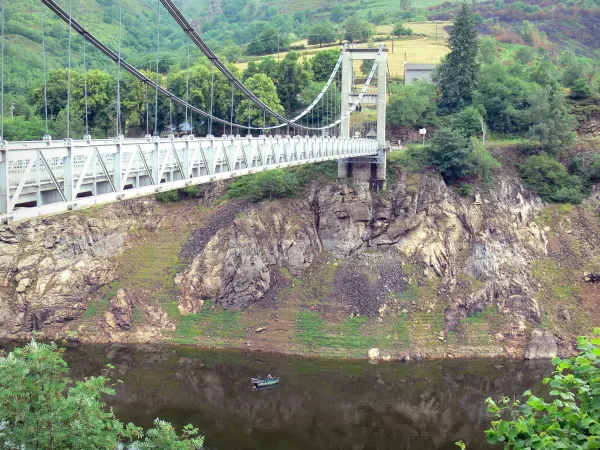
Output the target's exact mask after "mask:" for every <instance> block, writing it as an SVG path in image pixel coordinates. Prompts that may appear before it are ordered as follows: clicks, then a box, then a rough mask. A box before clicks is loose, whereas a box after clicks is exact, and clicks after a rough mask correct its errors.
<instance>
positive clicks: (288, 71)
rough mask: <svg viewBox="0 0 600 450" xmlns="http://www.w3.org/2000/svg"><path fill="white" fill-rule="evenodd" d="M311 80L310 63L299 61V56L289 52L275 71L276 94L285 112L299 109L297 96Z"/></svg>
mask: <svg viewBox="0 0 600 450" xmlns="http://www.w3.org/2000/svg"><path fill="white" fill-rule="evenodd" d="M311 79H312V72H311V70H310V63H309V62H307V61H300V55H299V54H298V53H296V52H289V53H288V54H287V55H285V58H283V59H282V60H281V63H280V64H279V67H278V69H277V79H276V81H277V94H278V95H279V98H280V99H281V104H282V105H283V107H284V109H285V111H287V112H290V111H296V110H297V109H298V108H299V107H300V101H299V99H298V96H299V94H300V92H302V90H303V89H304V88H305V87H306V86H308V84H309V82H310V81H311Z"/></svg>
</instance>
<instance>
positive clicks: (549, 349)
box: [525, 329, 558, 359]
mask: <svg viewBox="0 0 600 450" xmlns="http://www.w3.org/2000/svg"><path fill="white" fill-rule="evenodd" d="M557 353H558V345H557V343H556V338H555V337H554V334H552V333H551V332H550V331H547V330H539V329H535V330H533V331H532V332H531V337H530V339H529V343H528V344H527V348H526V349H525V359H544V358H554V357H555V356H556V355H557Z"/></svg>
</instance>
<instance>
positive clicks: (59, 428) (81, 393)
mask: <svg viewBox="0 0 600 450" xmlns="http://www.w3.org/2000/svg"><path fill="white" fill-rule="evenodd" d="M62 353H63V350H59V349H58V348H57V347H56V344H41V343H37V342H35V341H32V342H31V343H30V344H29V345H26V346H25V347H21V348H17V349H15V350H13V351H12V352H11V353H10V354H9V355H8V356H2V357H0V386H3V389H1V390H0V417H1V418H2V419H1V420H0V425H1V426H0V446H2V448H7V449H8V448H11V449H13V448H19V449H23V450H30V449H39V448H47V449H50V448H54V449H73V450H77V449H80V450H88V449H101V448H102V449H105V448H122V447H123V445H125V446H126V447H125V448H129V449H133V448H139V449H144V450H158V449H165V448H169V449H175V450H191V449H200V448H202V445H203V443H204V438H203V437H201V436H198V430H196V429H195V428H193V427H192V426H191V425H187V426H186V427H184V429H183V433H182V435H181V436H178V435H177V433H176V432H175V430H174V428H173V426H172V425H170V424H168V423H166V422H163V421H160V420H158V419H157V420H156V421H155V423H154V425H155V427H154V428H152V429H150V430H148V431H147V432H144V431H143V430H142V429H141V428H139V427H137V426H135V425H134V424H132V423H129V424H124V423H122V422H121V421H120V420H119V419H117V418H116V417H115V415H114V412H113V410H112V409H110V408H109V407H108V406H107V405H106V403H105V401H104V398H105V397H106V396H112V395H115V390H114V388H113V386H112V385H111V384H110V383H111V380H110V378H108V377H107V375H108V373H109V371H110V369H113V367H112V366H108V370H107V371H106V375H105V376H98V377H90V378H86V379H84V380H83V381H77V382H75V383H73V382H72V381H71V380H69V379H68V378H67V377H66V375H67V373H68V371H69V368H68V366H67V363H66V362H65V361H64V359H63V358H62Z"/></svg>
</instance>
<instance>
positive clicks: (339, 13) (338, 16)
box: [329, 5, 346, 23]
mask: <svg viewBox="0 0 600 450" xmlns="http://www.w3.org/2000/svg"><path fill="white" fill-rule="evenodd" d="M345 17H346V12H345V10H344V7H343V6H342V5H337V6H335V7H334V8H333V9H332V10H331V12H330V13H329V18H330V19H331V21H332V22H333V23H341V22H343V21H344V18H345Z"/></svg>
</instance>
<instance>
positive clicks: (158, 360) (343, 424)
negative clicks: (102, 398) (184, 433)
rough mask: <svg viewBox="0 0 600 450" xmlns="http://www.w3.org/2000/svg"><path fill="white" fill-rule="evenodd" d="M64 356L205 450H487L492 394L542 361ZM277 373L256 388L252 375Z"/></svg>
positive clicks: (165, 352) (132, 408)
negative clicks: (199, 439) (110, 375)
mask: <svg viewBox="0 0 600 450" xmlns="http://www.w3.org/2000/svg"><path fill="white" fill-rule="evenodd" d="M66 358H67V360H68V361H69V364H70V366H71V368H72V375H73V376H74V377H78V378H79V377H83V376H86V375H93V374H98V373H100V371H101V370H102V368H103V367H104V366H105V364H107V363H111V364H113V365H114V366H116V373H115V374H114V377H115V378H119V379H121V380H123V381H124V385H122V386H120V387H118V391H117V396H116V397H115V398H114V399H112V400H111V403H112V405H113V406H114V408H115V411H116V412H117V414H118V415H119V417H120V418H121V419H122V420H124V421H134V422H136V423H137V424H139V425H143V426H149V425H151V423H152V421H153V419H154V418H156V417H160V418H161V419H165V420H168V421H171V422H173V423H174V424H175V425H177V426H178V427H181V426H182V425H184V424H186V423H192V424H194V425H195V426H196V427H198V428H199V429H200V430H201V432H202V433H203V434H204V435H206V438H207V439H206V442H207V444H208V447H207V448H209V449H218V450H241V449H269V450H270V449H276V450H284V449H285V450H300V449H302V450H306V449H352V450H354V449H356V450H358V449H361V450H362V449H377V450H384V449H394V450H398V449H411V450H421V449H423V450H425V449H427V450H431V449H456V448H457V447H456V446H455V445H454V442H455V441H457V440H459V439H463V440H464V441H465V442H467V443H468V448H469V449H470V450H474V449H487V448H491V447H490V446H488V445H487V444H486V442H485V435H484V433H483V430H485V429H486V428H487V427H488V424H489V420H490V417H489V415H488V414H487V412H486V410H485V406H484V404H483V401H484V399H485V398H487V397H489V396H500V395H509V396H513V395H519V394H521V393H522V392H523V391H524V390H526V389H528V388H531V387H535V386H539V382H540V380H541V379H542V378H543V377H544V376H548V375H549V374H550V372H551V366H550V364H549V363H548V362H537V363H535V362H521V361H505V360H470V361H458V360H449V361H439V362H437V361H433V362H426V363H422V364H411V365H405V364H401V365H400V364H381V365H378V366H373V365H370V364H367V363H365V362H344V361H331V360H313V359H302V358H289V357H281V356H272V355H264V354H244V353H240V352H232V351H207V350H198V349H190V348H172V347H147V346H137V347H131V346H129V347H125V346H85V347H77V348H71V349H69V351H68V352H67V354H66ZM267 373H271V374H273V375H278V376H280V377H281V385H280V386H279V387H277V388H273V389H268V390H260V391H253V390H252V389H251V385H250V381H249V380H250V378H251V377H255V376H265V375H266V374H267Z"/></svg>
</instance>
